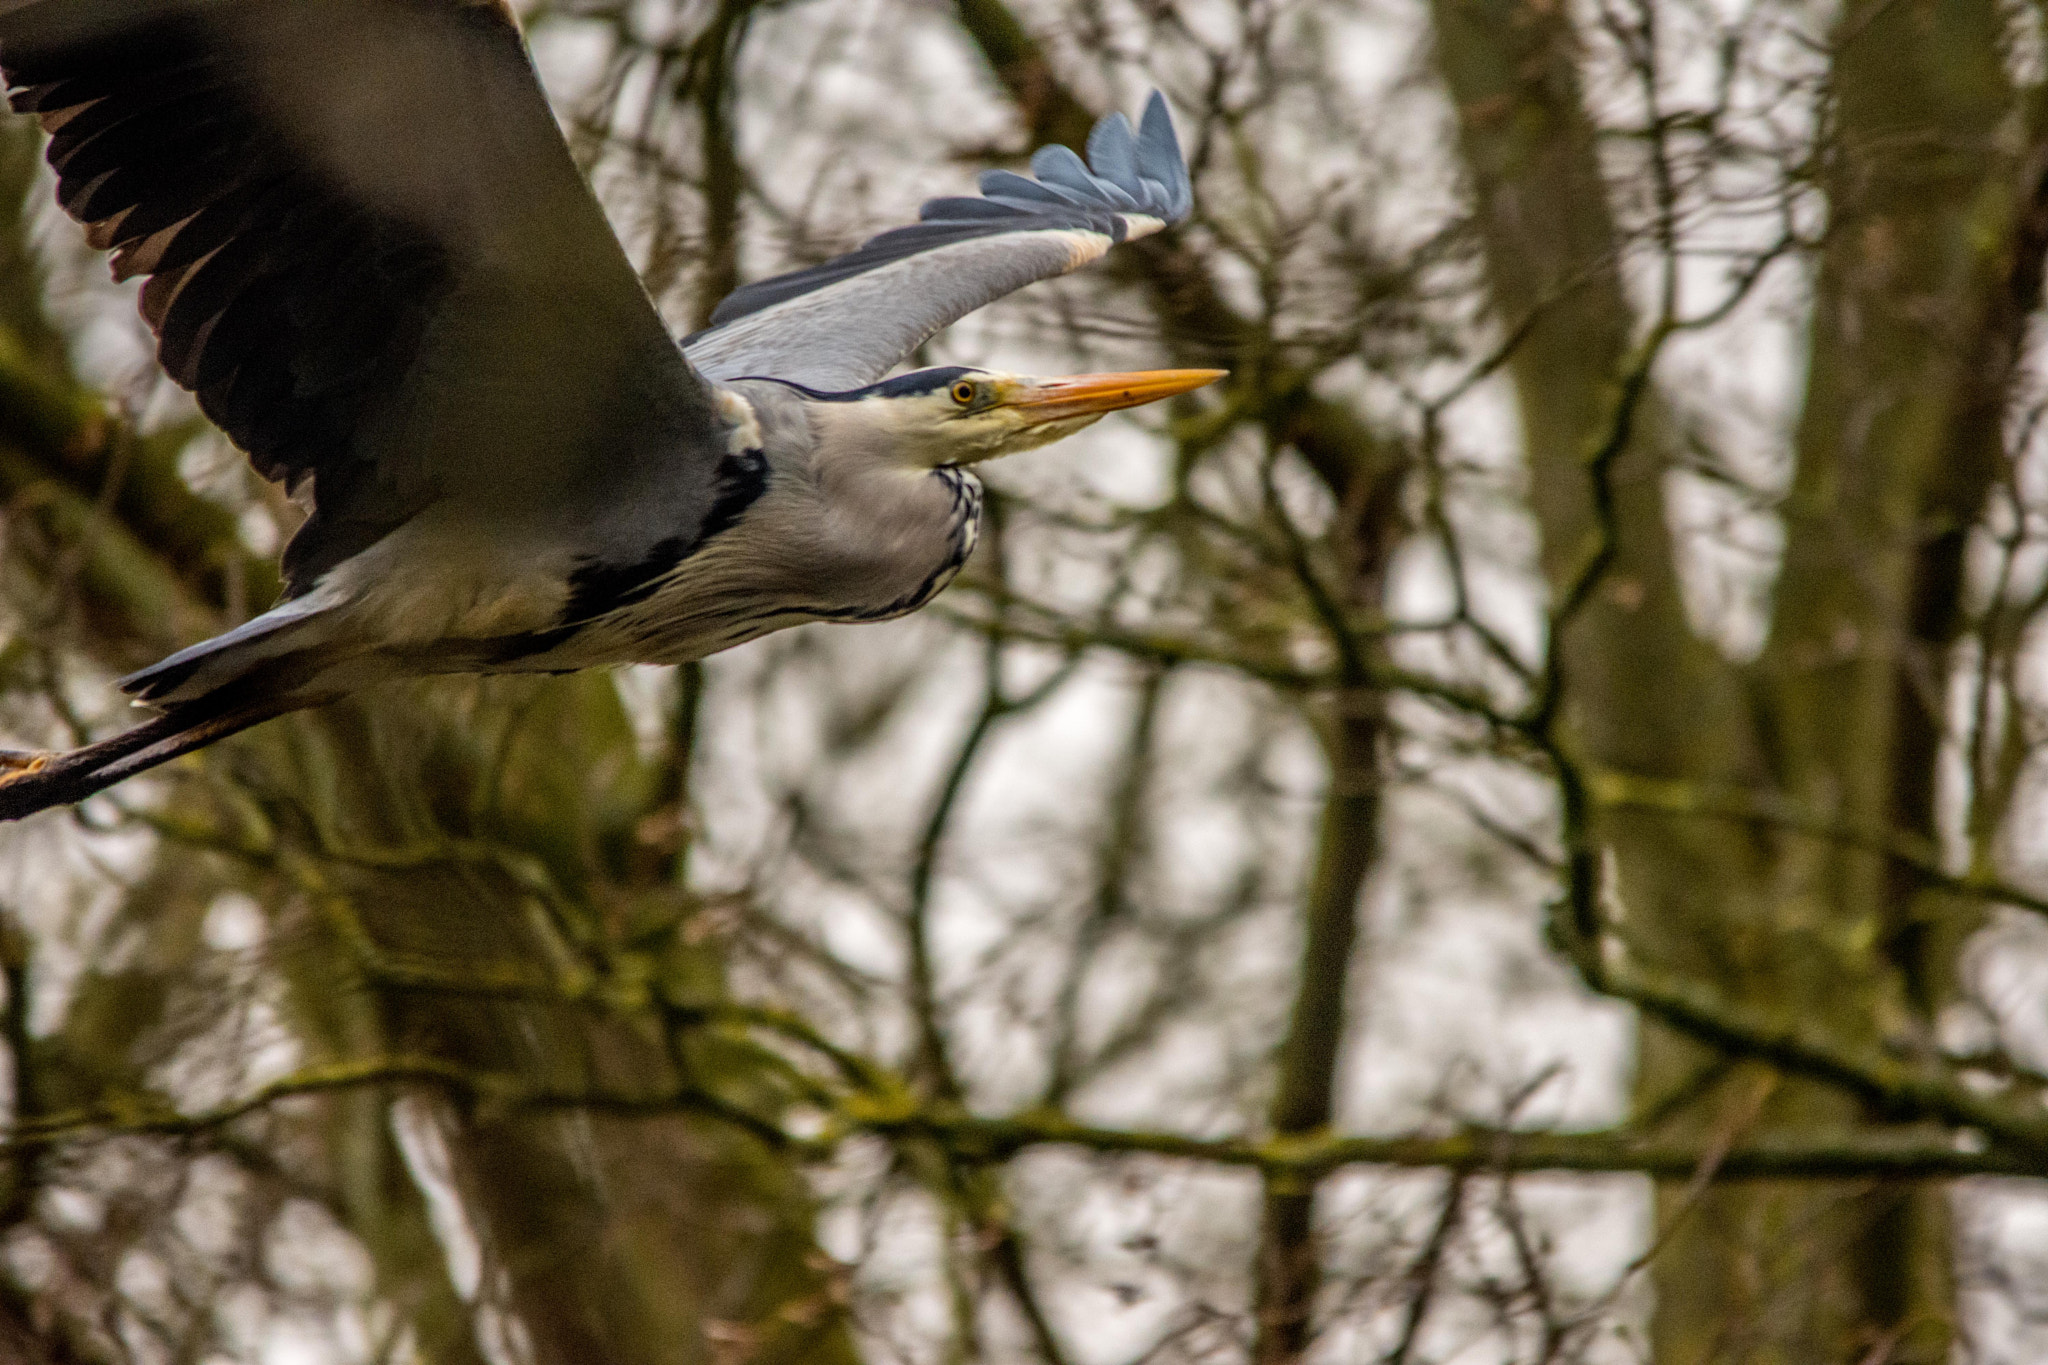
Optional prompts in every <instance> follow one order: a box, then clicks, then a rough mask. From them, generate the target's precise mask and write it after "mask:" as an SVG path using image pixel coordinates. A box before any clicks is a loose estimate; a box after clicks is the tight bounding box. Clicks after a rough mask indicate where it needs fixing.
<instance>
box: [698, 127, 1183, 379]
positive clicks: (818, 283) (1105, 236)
mask: <svg viewBox="0 0 2048 1365" xmlns="http://www.w3.org/2000/svg"><path fill="white" fill-rule="evenodd" d="M1031 169H1032V171H1033V173H1034V174H1035V175H1036V177H1037V178H1036V179H1032V178H1029V177H1026V176H1021V175H1017V174H1014V173H1013V172H1010V171H989V172H987V173H985V174H984V175H983V176H982V177H981V194H982V197H981V198H978V199H974V198H947V199H934V200H932V201H930V202H929V203H927V204H925V205H924V207H923V209H922V210H920V212H919V215H918V218H919V221H918V222H917V223H915V224H913V225H911V226H909V227H900V228H896V229H894V230H893V231H889V232H885V233H883V234H882V235H880V236H879V237H876V238H873V239H872V240H870V241H869V242H867V243H866V244H865V245H863V246H861V247H860V248H859V249H858V250H856V251H852V252H849V253H847V254H846V255H844V256H840V257H838V258H837V259H835V260H830V261H827V262H825V263H824V264H822V265H817V266H812V267H811V268H810V269H808V270H799V271H795V272H793V273H791V274H787V275H779V276H776V277H775V278H773V279H769V280H763V281H761V282H759V283H758V284H750V285H747V286H746V287H745V288H742V289H737V290H735V291H733V293H732V294H731V295H730V296H729V297H728V298H727V299H726V300H725V301H724V302H723V303H721V304H720V305H719V306H718V309H717V311H716V312H715V313H713V314H712V319H711V322H712V325H711V326H710V327H709V328H707V329H705V330H704V331H702V332H699V333H698V334H697V335H695V336H693V337H691V338H689V339H688V340H687V341H685V342H684V347H685V349H686V350H687V351H688V353H689V356H690V359H691V361H692V362H693V363H695V364H696V366H697V367H698V368H699V369H700V370H702V371H703V372H704V373H705V374H706V375H708V376H710V377H711V378H713V379H736V378H739V377H741V376H743V375H757V376H763V377H767V378H773V379H782V380H787V381H789V382H790V383H794V384H802V385H804V386H806V387H808V388H813V389H818V390H821V391H825V392H841V391H844V390H847V389H853V388H859V387H860V386H862V385H864V384H871V383H873V382H874V381H875V380H877V379H880V378H881V377H882V376H884V375H886V374H887V373H888V372H889V371H890V370H891V369H893V368H895V367H896V365H898V364H899V363H901V361H902V360H903V359H904V357H906V356H908V355H909V354H910V353H911V352H912V351H913V350H915V349H916V348H917V347H918V346H920V345H922V344H923V343H924V342H925V341H926V340H927V339H929V338H930V337H931V336H932V334H933V333H935V332H937V331H938V330H939V329H940V328H941V327H944V326H946V325H947V324H949V323H951V322H953V321H955V320H956V319H959V318H961V317H964V316H966V315H967V314H968V313H971V312H973V311H974V310H975V309H977V308H980V307H982V306H983V305H984V304H988V303H992V302H994V301H995V300H996V299H999V298H1001V297H1002V296H1003V295H1005V294H1008V293H1010V292H1012V291H1013V290H1017V289H1021V288H1023V287H1024V286H1025V285H1027V284H1030V283H1032V282H1033V281H1035V280H1042V279H1047V278H1049V277H1051V276H1054V275H1063V274H1065V273H1067V272H1068V271H1070V270H1075V269H1078V268H1080V267H1081V266H1084V265H1086V264H1088V263H1089V262H1090V261H1094V260H1097V259H1099V258H1100V257H1102V256H1103V255H1104V254H1105V253H1107V252H1108V251H1109V249H1110V248H1111V247H1113V246H1115V245H1116V244H1117V243H1119V242H1124V241H1130V240H1132V239H1134V238H1138V237H1143V236H1146V235H1147V234H1149V233H1153V232H1157V231H1159V230H1160V229H1161V228H1163V227H1165V226H1167V225H1169V224H1172V223H1177V222H1179V221H1180V220H1181V219H1183V218H1185V217H1186V216H1187V214H1188V210H1189V209H1190V207H1191V206H1192V204H1193V195H1192V192H1191V190H1190V187H1189V182H1188V169H1187V163H1186V162H1185V161H1184V160H1183V159H1182V158H1181V152H1180V144H1179V142H1178V141H1177V140H1176V139H1175V137H1174V133H1173V120H1172V118H1171V116H1170V115H1168V113H1167V112H1166V101H1165V100H1164V99H1163V98H1162V97H1161V96H1160V95H1159V94H1158V93H1157V92H1154V94H1153V95H1152V98H1151V100H1150V101H1149V102H1148V103H1147V104H1146V106H1145V114H1144V118H1143V120H1142V121H1141V122H1140V124H1139V127H1138V130H1137V131H1136V132H1135V133H1133V131H1132V129H1131V125H1130V122H1129V120H1127V119H1125V118H1124V116H1123V115H1122V114H1111V115H1109V116H1108V117H1106V118H1104V119H1103V120H1102V121H1101V122H1099V123H1097V124H1096V125H1095V130H1094V131H1093V132H1092V133H1091V134H1090V135H1089V138H1088V162H1087V164H1085V165H1084V164H1083V163H1082V160H1081V158H1080V157H1078V156H1076V155H1075V154H1074V153H1073V152H1072V151H1070V150H1069V149H1067V148H1065V147H1044V148H1041V149H1039V151H1038V153H1037V155H1035V156H1034V157H1032V159H1031Z"/></svg>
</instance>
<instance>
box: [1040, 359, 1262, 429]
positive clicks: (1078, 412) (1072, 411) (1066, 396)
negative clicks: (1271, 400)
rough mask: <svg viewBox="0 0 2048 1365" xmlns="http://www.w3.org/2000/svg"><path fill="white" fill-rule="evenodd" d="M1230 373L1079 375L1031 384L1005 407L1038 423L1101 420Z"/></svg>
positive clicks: (1197, 371)
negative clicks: (1121, 409)
mask: <svg viewBox="0 0 2048 1365" xmlns="http://www.w3.org/2000/svg"><path fill="white" fill-rule="evenodd" d="M1229 373H1230V371H1228V370H1138V371H1135V372H1133V373H1131V374H1076V375H1069V376H1068V377H1067V378H1065V379H1048V380H1044V381H1043V382H1041V383H1037V384H1028V385H1025V386H1023V387H1021V388H1019V389H1017V390H1016V391H1015V392H1014V393H1012V394H1011V395H1010V396H1009V398H1008V399H1007V401H1006V403H1005V406H1007V407H1013V408H1018V409H1020V410H1022V411H1023V412H1024V413H1025V414H1027V415H1028V416H1030V417H1031V418H1032V419H1033V420H1035V421H1041V422H1057V421H1060V420H1061V419H1063V418H1071V417H1087V416H1098V415H1100V414H1102V413H1105V412H1115V411H1116V410H1117V409H1118V408H1135V407H1137V406H1138V405H1139V404H1141V403H1156V402H1158V401H1159V400H1160V399H1162V398H1171V397H1173V396H1174V395H1175V394H1177V393H1187V392H1190V391H1191V390H1194V389H1199V388H1201V387H1202V386H1203V385H1204V384H1213V383H1215V382H1216V381H1217V380H1219V379H1221V378H1223V377H1224V376H1225V375H1227V374H1229Z"/></svg>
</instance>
